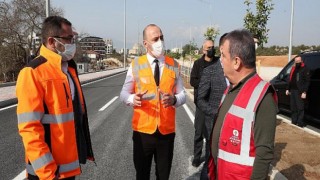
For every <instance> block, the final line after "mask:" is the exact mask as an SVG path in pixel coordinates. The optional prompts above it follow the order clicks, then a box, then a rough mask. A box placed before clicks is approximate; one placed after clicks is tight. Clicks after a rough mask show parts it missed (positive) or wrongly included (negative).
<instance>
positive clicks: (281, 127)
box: [272, 120, 320, 180]
mask: <svg viewBox="0 0 320 180" xmlns="http://www.w3.org/2000/svg"><path fill="white" fill-rule="evenodd" d="M319 149H320V136H316V135H313V134H310V133H308V132H306V131H304V130H303V129H302V128H300V127H297V126H293V125H291V124H287V123H285V122H282V121H281V120H278V125H277V129H276V138H275V157H274V161H273V162H272V165H273V166H275V167H276V169H277V170H279V171H280V172H281V173H282V174H283V175H284V176H285V177H287V178H288V179H290V180H291V179H297V180H304V179H308V180H309V179H310V180H319V179H320V155H319Z"/></svg>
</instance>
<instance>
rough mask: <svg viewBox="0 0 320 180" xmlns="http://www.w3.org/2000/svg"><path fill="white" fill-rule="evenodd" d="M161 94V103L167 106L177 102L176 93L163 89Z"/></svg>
mask: <svg viewBox="0 0 320 180" xmlns="http://www.w3.org/2000/svg"><path fill="white" fill-rule="evenodd" d="M160 94H161V103H162V104H163V106H164V107H165V108H166V107H169V106H173V105H174V104H175V96H174V95H170V94H169V93H164V92H162V91H160Z"/></svg>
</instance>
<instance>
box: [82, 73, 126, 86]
mask: <svg viewBox="0 0 320 180" xmlns="http://www.w3.org/2000/svg"><path fill="white" fill-rule="evenodd" d="M123 73H127V72H121V73H118V74H112V75H109V76H108V77H105V78H102V79H98V80H96V81H91V82H88V83H84V84H82V85H81V86H86V85H89V84H93V83H96V82H100V81H103V80H106V79H109V78H112V77H114V76H118V75H121V74H123Z"/></svg>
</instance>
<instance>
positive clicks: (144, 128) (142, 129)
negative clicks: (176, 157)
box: [120, 24, 185, 180]
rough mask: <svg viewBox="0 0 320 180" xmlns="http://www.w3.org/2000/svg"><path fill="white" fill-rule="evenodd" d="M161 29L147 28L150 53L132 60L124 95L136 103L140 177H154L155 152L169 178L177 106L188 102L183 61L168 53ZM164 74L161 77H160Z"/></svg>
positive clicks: (162, 175) (160, 171)
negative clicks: (181, 69)
mask: <svg viewBox="0 0 320 180" xmlns="http://www.w3.org/2000/svg"><path fill="white" fill-rule="evenodd" d="M163 40H164V39H163V34H162V31H161V29H160V28H159V27H158V26H157V25H154V24H150V25H148V26H147V27H145V29H144V30H143V44H144V47H145V48H146V50H147V54H146V55H143V56H141V57H139V58H137V59H135V60H133V62H132V63H131V66H130V68H129V70H128V73H127V77H126V80H125V83H124V85H123V88H122V91H121V93H120V98H121V100H122V101H124V102H125V103H126V104H128V105H131V106H133V109H134V110H133V117H132V129H133V138H132V139H133V158H134V166H135V169H136V179H138V180H140V179H150V169H151V163H152V158H153V156H155V164H156V176H157V179H160V180H167V179H169V175H170V170H171V164H172V157H173V144H174V137H175V108H176V107H178V106H180V105H182V104H184V103H185V92H184V88H183V82H182V79H181V77H180V72H179V71H180V70H179V64H178V63H177V62H176V61H175V60H174V59H172V58H169V57H167V56H164V55H163V54H164V44H163V43H164V42H163ZM160 77H161V78H160Z"/></svg>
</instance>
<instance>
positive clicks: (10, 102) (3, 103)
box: [0, 70, 127, 108]
mask: <svg viewBox="0 0 320 180" xmlns="http://www.w3.org/2000/svg"><path fill="white" fill-rule="evenodd" d="M125 71H127V70H123V71H120V72H116V73H113V74H108V75H105V76H101V77H98V78H93V79H90V80H86V81H82V82H80V83H81V85H84V84H86V83H89V82H93V81H97V80H100V79H103V78H106V77H109V76H113V75H117V74H120V73H123V72H125ZM6 84H7V83H6ZM14 85H15V82H14V83H11V86H14ZM6 86H10V85H8V84H7V85H6ZM0 87H5V86H0ZM17 103H18V99H17V98H12V99H8V100H4V101H0V108H4V107H7V106H11V105H14V104H17Z"/></svg>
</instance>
